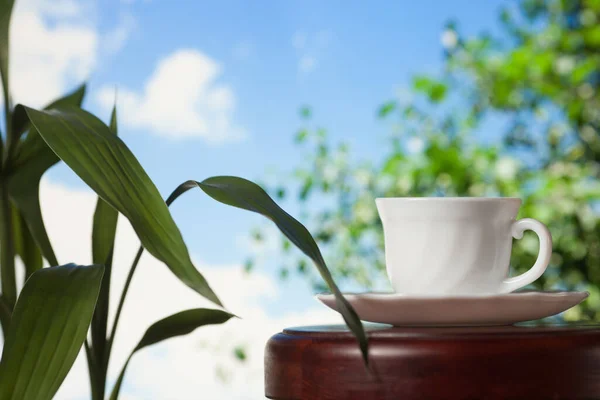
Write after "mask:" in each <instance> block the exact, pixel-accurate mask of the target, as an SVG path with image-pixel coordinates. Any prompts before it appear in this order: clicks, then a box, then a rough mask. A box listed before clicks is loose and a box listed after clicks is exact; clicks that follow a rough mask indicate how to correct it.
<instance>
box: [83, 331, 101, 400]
mask: <svg viewBox="0 0 600 400" xmlns="http://www.w3.org/2000/svg"><path fill="white" fill-rule="evenodd" d="M83 345H84V347H85V355H86V357H87V364H88V372H89V374H90V390H91V392H92V400H103V397H104V393H103V392H104V390H102V392H100V390H99V387H98V365H97V363H96V360H95V358H94V353H93V351H92V349H90V344H89V343H88V341H87V339H86V340H85V342H83Z"/></svg>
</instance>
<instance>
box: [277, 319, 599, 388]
mask: <svg viewBox="0 0 600 400" xmlns="http://www.w3.org/2000/svg"><path fill="white" fill-rule="evenodd" d="M366 327H367V330H368V336H369V343H370V353H369V354H370V356H369V361H370V368H369V369H367V368H366V367H365V366H364V364H363V362H362V359H361V355H360V352H359V349H358V346H357V344H356V341H355V339H354V338H353V336H352V335H351V334H350V333H349V332H348V331H347V329H346V328H345V327H343V326H315V327H299V328H289V329H285V330H284V331H283V332H281V333H279V334H276V335H274V336H273V337H272V338H271V339H270V340H269V342H268V343H267V347H266V352H265V394H266V396H267V397H268V398H271V399H277V400H300V399H302V400H304V399H306V400H318V399H323V400H342V399H343V400H388V399H389V400H392V399H393V400H396V399H402V400H417V399H449V400H450V399H452V400H453V399H528V400H529V399H531V400H533V399H600V326H593V325H545V326H536V325H528V324H523V325H516V326H502V327H480V328H477V327H473V328H392V327H387V326H377V325H367V326H366Z"/></svg>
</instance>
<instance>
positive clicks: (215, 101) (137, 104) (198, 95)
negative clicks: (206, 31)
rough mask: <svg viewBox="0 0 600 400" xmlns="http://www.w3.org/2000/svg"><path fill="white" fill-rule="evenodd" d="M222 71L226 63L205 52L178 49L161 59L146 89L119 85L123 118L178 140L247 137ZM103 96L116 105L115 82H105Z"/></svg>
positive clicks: (108, 103) (102, 99)
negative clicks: (220, 79) (236, 117)
mask: <svg viewBox="0 0 600 400" xmlns="http://www.w3.org/2000/svg"><path fill="white" fill-rule="evenodd" d="M220 74H221V66H220V65H219V64H218V63H217V62H216V61H215V60H213V59H212V58H210V57H208V56H207V55H205V54H203V53H201V52H200V51H198V50H194V49H181V50H177V51H176V52H174V53H172V54H170V55H169V56H167V57H166V58H164V59H162V60H161V61H160V62H159V63H158V65H157V67H156V69H155V70H154V72H153V73H152V75H151V76H150V78H149V79H148V80H147V82H146V84H145V86H144V89H143V91H141V92H136V91H134V90H131V89H128V88H121V87H119V88H118V92H119V96H118V107H119V108H120V109H121V113H120V115H121V121H122V122H123V124H125V125H127V126H130V127H133V128H140V129H147V130H149V131H151V132H153V133H154V134H156V135H160V136H165V137H169V138H173V139H183V138H192V137H199V138H203V139H205V140H206V141H208V142H212V143H217V142H225V141H231V140H239V139H242V138H243V137H244V136H245V132H244V130H243V129H242V128H241V127H239V126H238V125H236V124H235V123H234V122H233V120H232V119H233V113H234V110H235V95H234V93H233V90H232V89H231V87H230V86H228V85H226V84H222V83H218V82H217V81H216V80H217V78H218V77H219V75H220ZM97 100H98V102H99V103H100V105H101V106H103V107H104V108H106V109H107V110H108V109H110V107H112V104H113V101H114V85H113V86H104V87H102V88H101V89H100V91H99V92H98V96H97Z"/></svg>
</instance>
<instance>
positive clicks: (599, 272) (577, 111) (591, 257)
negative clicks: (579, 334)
mask: <svg viewBox="0 0 600 400" xmlns="http://www.w3.org/2000/svg"><path fill="white" fill-rule="evenodd" d="M500 17H501V21H502V26H503V32H502V34H500V35H497V36H491V35H488V34H479V35H475V36H473V37H463V36H462V35H460V30H459V29H458V27H457V25H456V24H449V25H448V26H447V27H446V29H445V32H444V37H445V38H446V39H445V43H446V48H445V54H446V63H445V65H444V67H445V68H444V71H443V73H442V74H441V75H440V76H423V75H420V76H416V77H414V79H413V81H412V85H411V86H410V88H409V90H410V92H409V93H410V96H403V97H405V98H404V99H403V100H396V99H393V100H392V101H389V102H386V103H384V104H383V105H382V106H381V107H380V108H379V110H378V111H377V115H378V117H379V118H381V123H382V124H387V126H389V128H390V129H389V130H390V133H389V135H388V136H387V137H386V138H384V139H385V141H384V142H383V143H384V145H383V146H382V147H381V152H380V153H378V154H381V155H380V156H378V157H377V158H370V159H369V160H362V159H357V155H356V152H354V151H353V150H356V149H352V148H351V143H350V142H349V141H347V140H341V141H340V142H334V141H332V140H331V138H330V137H329V135H328V132H327V130H325V129H323V128H321V127H319V126H318V125H315V123H314V120H313V119H311V118H310V115H311V112H310V110H307V109H304V110H302V111H301V114H302V117H303V120H302V124H303V126H302V128H301V129H300V130H299V131H298V133H297V135H296V138H295V140H296V142H297V143H298V146H301V147H302V148H303V149H304V151H305V152H306V156H305V157H303V158H302V160H303V162H302V165H299V166H298V167H297V168H296V169H295V170H294V171H293V172H292V174H291V175H292V176H291V177H289V176H285V177H284V178H283V179H282V182H285V184H282V185H279V186H275V187H273V188H271V189H270V193H272V194H273V195H280V196H295V198H294V200H295V201H297V202H298V203H299V205H300V209H301V211H300V215H301V216H302V219H303V220H304V221H307V223H308V224H309V225H308V226H309V228H310V229H311V231H312V232H313V233H314V235H315V237H316V238H317V241H318V243H319V245H320V246H321V247H322V249H323V251H324V253H325V254H326V256H327V258H328V259H330V260H334V262H333V263H330V266H331V270H332V273H333V274H334V278H336V280H337V281H338V282H343V283H345V284H347V285H354V286H357V285H358V286H360V287H361V288H370V287H374V286H375V287H377V286H383V285H386V284H387V282H386V281H385V264H384V253H383V247H384V245H383V237H382V228H381V223H380V220H379V217H378V215H377V210H376V207H375V202H374V199H375V198H376V197H386V196H387V197H393V196H444V195H446V196H486V195H487V196H516V197H521V198H523V200H524V204H523V208H522V209H521V213H522V215H523V216H529V217H533V218H537V219H540V220H542V221H544V222H545V223H547V225H548V227H549V228H550V230H551V232H552V236H553V239H554V246H553V247H554V249H553V251H554V254H553V257H552V261H551V264H550V268H549V269H548V271H547V272H546V273H545V274H544V275H543V277H542V279H540V280H538V281H536V282H535V287H537V288H540V289H556V288H560V289H569V290H588V291H590V297H589V299H588V300H587V301H586V302H584V303H583V304H581V305H579V306H577V307H575V308H573V309H571V310H569V311H568V312H567V313H565V314H564V318H565V319H568V320H593V321H598V320H600V286H599V285H600V263H599V261H600V214H599V213H598V201H599V200H600V182H599V181H598V177H599V176H600V145H599V143H600V135H598V132H599V131H600V113H599V112H598V110H599V109H600V108H599V94H600V57H599V55H598V54H600V53H599V52H598V51H599V50H600V40H599V38H600V25H598V23H597V22H598V21H600V3H599V2H598V1H594V0H589V1H588V0H581V1H579V0H575V1H563V0H551V1H541V0H522V1H519V2H517V7H510V11H509V10H504V11H501V14H500ZM364 140H369V139H368V138H364ZM296 188H298V190H296ZM526 235H527V236H526V237H525V240H524V241H522V242H516V243H515V250H514V252H513V255H512V259H511V261H512V265H513V267H514V268H515V269H516V270H517V272H520V271H522V270H524V269H527V268H528V267H529V266H530V265H533V262H534V260H535V257H536V254H537V243H536V239H535V237H533V236H532V235H528V234H526ZM264 236H265V235H264V233H261V232H260V231H259V234H258V235H256V237H259V238H260V237H264ZM281 250H282V253H284V256H285V257H287V260H288V262H287V263H286V264H285V268H286V271H289V270H292V271H293V270H297V271H298V272H299V273H300V274H301V275H308V277H309V279H311V278H312V277H313V275H312V274H311V272H310V271H309V270H308V269H307V268H306V262H305V261H304V260H303V259H299V258H297V257H296V254H295V253H294V252H293V251H292V249H291V248H290V246H289V243H288V242H287V241H286V240H283V241H282V243H281ZM249 265H252V262H249ZM283 275H285V274H283ZM314 284H315V286H317V287H319V288H320V286H321V283H320V282H317V281H314Z"/></svg>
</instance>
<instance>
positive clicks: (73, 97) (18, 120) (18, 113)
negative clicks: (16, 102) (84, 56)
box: [12, 83, 87, 163]
mask: <svg viewBox="0 0 600 400" xmlns="http://www.w3.org/2000/svg"><path fill="white" fill-rule="evenodd" d="M86 88H87V86H86V84H85V83H82V84H81V85H79V86H78V87H77V88H75V90H73V91H72V92H70V93H67V94H66V95H64V96H62V97H60V98H58V99H56V100H54V101H52V102H51V103H50V104H48V105H47V106H46V107H44V109H45V110H52V109H54V108H60V107H69V106H77V107H81V104H82V103H83V98H84V97H85V92H86ZM12 121H13V132H15V135H16V136H17V137H19V138H20V137H21V135H23V133H25V131H26V130H27V129H28V128H30V126H29V124H28V121H29V119H28V118H27V113H26V112H25V110H23V109H22V108H16V109H15V110H14V112H13V119H12ZM39 151H48V146H47V145H46V142H44V139H42V138H41V137H40V135H39V134H38V133H37V132H36V131H33V132H31V131H30V132H29V134H28V135H27V137H26V138H25V140H24V141H23V143H22V146H21V149H20V152H19V160H20V162H21V163H23V162H26V161H28V160H30V159H31V158H36V157H37V156H38V154H37V152H39ZM56 161H59V159H58V157H57V158H56Z"/></svg>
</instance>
